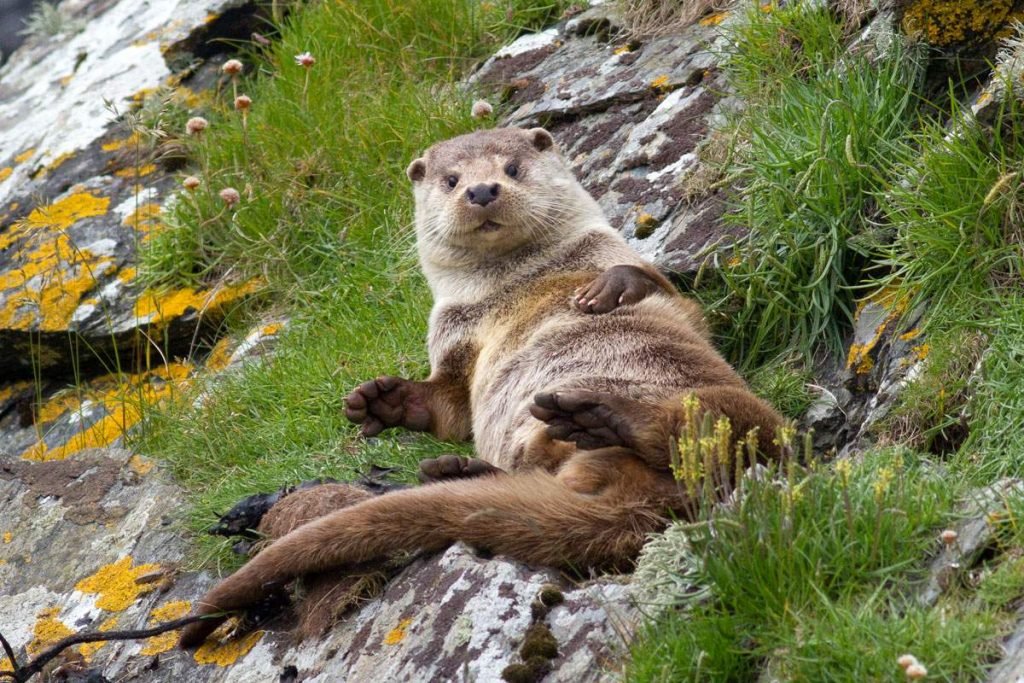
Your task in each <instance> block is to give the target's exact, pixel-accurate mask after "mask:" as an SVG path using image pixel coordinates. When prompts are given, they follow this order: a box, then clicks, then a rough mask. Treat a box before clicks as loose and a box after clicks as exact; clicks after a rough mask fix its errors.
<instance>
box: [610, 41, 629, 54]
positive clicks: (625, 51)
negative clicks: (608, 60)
mask: <svg viewBox="0 0 1024 683" xmlns="http://www.w3.org/2000/svg"><path fill="white" fill-rule="evenodd" d="M632 51H633V50H632V49H630V47H629V45H628V44H626V45H619V46H618V47H617V48H615V49H614V50H612V54H613V55H628V54H629V53H630V52H632Z"/></svg>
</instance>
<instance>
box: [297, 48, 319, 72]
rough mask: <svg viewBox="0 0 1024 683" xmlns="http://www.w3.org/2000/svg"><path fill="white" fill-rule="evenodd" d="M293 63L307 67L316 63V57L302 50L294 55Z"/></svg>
mask: <svg viewBox="0 0 1024 683" xmlns="http://www.w3.org/2000/svg"><path fill="white" fill-rule="evenodd" d="M295 63H296V64H298V65H299V66H304V67H306V68H307V69H308V68H310V67H312V66H313V65H314V64H316V59H315V58H314V57H313V55H311V54H309V53H308V52H303V53H302V54H301V55H295Z"/></svg>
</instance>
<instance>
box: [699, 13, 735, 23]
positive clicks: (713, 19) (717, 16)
mask: <svg viewBox="0 0 1024 683" xmlns="http://www.w3.org/2000/svg"><path fill="white" fill-rule="evenodd" d="M728 16H729V13H728V12H715V13H714V14H709V15H708V16H706V17H704V18H703V19H701V20H700V21H699V22H698V23H699V24H700V25H701V26H718V25H719V24H721V23H722V22H723V21H725V20H726V18H727V17H728Z"/></svg>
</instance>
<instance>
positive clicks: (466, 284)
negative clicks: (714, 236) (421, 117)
mask: <svg viewBox="0 0 1024 683" xmlns="http://www.w3.org/2000/svg"><path fill="white" fill-rule="evenodd" d="M407 174H408V176H409V179H410V180H411V181H412V183H413V188H414V195H415V229H416V238H417V248H418V252H419V260H420V265H421V267H422V269H423V273H424V274H425V276H426V279H427V281H428V284H429V286H430V289H431V292H432V294H433V297H434V306H433V309H432V311H431V314H430V323H429V332H428V350H429V357H430V367H431V373H430V376H429V377H428V378H427V379H426V380H423V381H416V380H410V379H405V378H400V377H379V378H377V379H373V380H370V381H368V382H365V383H363V384H361V385H360V386H359V387H357V388H356V389H355V390H354V391H353V392H352V393H351V394H350V395H349V396H348V397H347V399H346V414H347V417H348V418H349V419H350V420H351V421H352V422H355V423H357V424H360V425H361V431H362V433H363V434H364V435H366V436H372V435H375V434H378V433H380V432H381V431H383V430H384V429H388V428H393V427H403V428H405V429H410V430H418V431H426V432H430V433H432V434H433V435H434V436H436V437H438V438H440V439H443V440H468V439H470V438H472V440H473V442H474V445H475V456H476V457H475V458H472V459H470V458H462V457H458V456H443V457H441V458H436V459H431V460H427V461H424V462H423V463H422V464H421V479H423V480H424V481H426V482H429V483H427V484H425V485H423V486H419V487H415V488H411V489H406V490H401V491H394V492H390V493H386V494H384V495H381V496H379V497H375V498H368V499H367V498H359V499H358V500H357V501H356V502H353V503H351V504H349V502H351V501H348V499H347V498H346V497H345V496H340V499H345V500H346V505H347V506H340V509H337V510H335V511H333V512H330V513H329V514H325V515H323V516H321V517H319V518H317V519H313V520H312V521H308V522H305V523H303V524H300V525H297V526H296V528H294V530H290V529H286V530H283V531H286V533H283V534H276V535H279V537H278V538H277V539H276V540H274V541H273V542H272V543H271V544H270V545H269V546H267V547H266V548H265V549H264V550H262V551H261V552H260V553H259V554H258V555H257V556H256V557H255V558H253V559H251V560H250V561H249V562H248V563H247V564H246V565H245V566H244V567H242V569H240V570H239V571H238V572H236V573H235V574H234V575H232V576H231V577H229V578H227V579H226V580H224V581H222V582H221V583H220V584H219V585H217V586H216V587H214V588H213V589H212V590H211V591H210V592H209V593H207V594H206V596H204V597H203V598H202V599H201V600H200V601H199V602H198V608H197V613H198V614H208V615H211V618H210V619H208V620H202V621H200V622H198V623H195V624H192V625H190V626H189V627H187V628H186V630H185V631H184V632H183V634H182V637H181V644H182V646H185V647H188V646H193V645H196V644H198V643H199V642H201V641H202V640H203V639H204V638H205V637H206V636H207V635H208V634H209V633H210V632H211V631H212V630H213V629H214V628H215V627H216V626H217V625H218V623H219V622H220V621H222V620H223V614H222V613H223V612H225V611H229V610H239V609H243V608H246V607H249V606H251V605H254V604H256V603H257V602H258V601H260V600H261V599H263V598H264V597H265V596H266V595H267V594H268V592H270V591H271V590H274V589H277V588H280V587H281V586H283V585H285V584H286V583H287V582H289V581H291V580H293V579H296V578H300V577H304V576H323V575H324V573H325V572H332V571H337V570H340V569H345V568H353V567H356V566H358V565H361V564H363V563H367V562H370V561H374V560H379V559H383V558H385V557H387V556H388V555H389V554H391V553H393V552H394V551H397V550H424V551H436V550H440V549H443V548H444V547H446V546H447V545H449V544H451V543H453V542H455V541H464V542H466V543H469V544H470V545H473V546H476V547H479V548H481V549H485V550H487V551H489V552H491V553H494V554H501V555H506V556H509V557H511V558H514V559H517V560H520V561H524V562H527V563H534V564H541V565H548V566H555V567H562V568H570V569H574V570H576V571H586V570H588V569H593V570H611V569H628V568H629V566H630V565H631V563H632V561H633V560H634V559H635V557H636V555H637V554H638V552H639V551H640V548H641V547H642V546H643V544H644V542H645V541H646V539H647V537H648V535H649V534H651V533H652V532H655V531H659V530H661V529H662V528H664V526H665V525H666V524H667V523H668V521H669V520H670V519H672V518H679V517H682V516H685V515H686V511H687V510H688V509H690V508H689V507H688V506H687V504H686V503H687V501H686V500H685V493H684V492H683V490H682V487H681V486H679V484H678V483H677V482H676V480H675V478H674V476H673V473H672V470H671V465H672V443H673V441H674V440H675V439H676V438H678V435H679V434H680V432H681V429H682V428H683V427H684V426H685V425H684V421H685V420H686V419H687V418H686V416H687V413H686V411H684V409H683V405H682V404H683V398H684V397H686V396H688V395H692V396H694V397H696V399H697V400H698V401H699V405H700V408H701V411H702V414H711V415H713V416H725V417H727V418H729V420H730V421H731V423H732V427H733V433H735V434H745V433H746V432H747V431H748V430H751V429H756V430H757V433H758V438H759V442H760V447H761V448H762V449H763V450H764V451H765V452H768V453H771V451H772V449H773V448H774V446H773V444H772V437H773V436H774V434H775V431H776V428H777V427H779V426H780V425H781V424H782V418H781V417H780V416H779V414H778V413H777V412H776V411H775V410H774V409H773V408H772V407H771V406H770V405H768V404H767V403H765V402H764V401H762V400H761V399H759V398H757V397H756V396H754V395H753V394H752V393H751V392H750V390H749V389H748V387H747V385H746V384H745V383H744V381H743V380H742V379H741V378H740V377H739V375H738V374H737V373H736V372H735V371H734V370H733V368H732V367H731V366H730V365H729V364H728V363H727V362H726V361H725V360H724V359H723V358H722V357H721V356H720V355H719V354H718V352H717V351H716V350H715V349H714V348H713V346H712V344H711V341H710V336H709V332H708V329H707V327H706V325H705V322H704V318H703V315H702V312H701V310H700V308H699V306H698V305H697V304H696V303H695V302H694V301H692V300H691V299H689V298H687V297H685V296H683V295H682V294H680V293H679V292H678V291H677V290H676V288H675V287H673V286H672V284H671V283H670V282H669V281H668V280H667V279H666V278H664V277H663V276H662V275H661V274H660V273H659V272H658V271H657V270H656V269H655V268H654V267H653V266H652V265H650V264H649V263H647V262H646V261H644V260H643V259H642V258H641V257H640V256H639V255H638V254H637V253H636V252H635V251H634V250H633V249H632V248H631V247H630V246H629V245H628V244H627V242H626V241H625V239H624V238H623V237H622V236H621V235H620V234H619V233H618V232H617V231H616V230H615V229H614V228H613V227H611V225H610V224H609V222H608V220H607V219H606V218H605V216H604V213H603V211H602V210H601V208H600V206H599V205H598V204H597V202H596V201H595V200H594V199H593V198H592V197H591V196H590V195H589V194H588V193H587V192H586V190H584V188H583V187H582V186H581V185H580V183H579V182H578V181H577V180H576V178H575V177H574V175H573V174H572V172H571V170H569V168H568V167H567V165H566V164H565V162H564V161H563V160H562V158H561V155H560V154H559V152H558V150H557V149H556V146H555V143H554V140H553V139H552V136H551V134H550V133H549V132H548V131H546V130H544V129H543V128H533V129H529V130H522V129H512V128H509V129H493V130H487V131H479V132H475V133H470V134H468V135H462V136H459V137H456V138H453V139H450V140H447V141H444V142H440V143H438V144H436V145H434V146H433V147H431V148H430V149H429V150H427V152H426V153H425V155H424V156H423V157H421V158H419V159H416V160H415V161H413V162H412V163H411V164H410V165H409V167H408V170H407ZM691 417H692V413H691ZM315 492H316V489H315V488H314V489H310V490H308V491H303V492H300V493H296V494H293V496H299V495H303V496H316V493H315ZM296 501H297V499H294V500H292V504H293V505H297V504H298V503H297V502H296ZM313 505H314V506H315V507H317V514H323V513H324V512H325V510H324V509H323V508H324V503H322V502H316V503H313ZM303 521H305V519H303Z"/></svg>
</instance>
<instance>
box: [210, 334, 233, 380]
mask: <svg viewBox="0 0 1024 683" xmlns="http://www.w3.org/2000/svg"><path fill="white" fill-rule="evenodd" d="M231 347H232V343H231V338H230V337H224V338H223V339H221V340H220V341H219V342H217V344H216V346H214V347H213V349H212V350H211V351H210V355H209V356H207V357H206V363H205V365H206V369H207V370H212V371H214V372H220V371H221V370H223V369H224V368H226V367H227V366H228V364H229V363H231V353H232V351H233V349H232V348H231Z"/></svg>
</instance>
